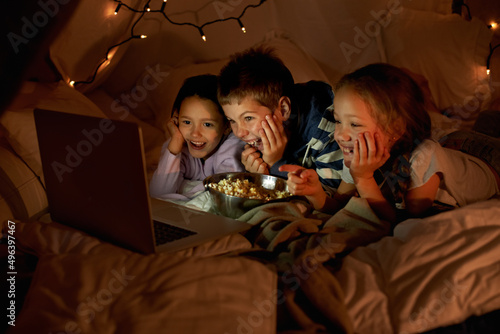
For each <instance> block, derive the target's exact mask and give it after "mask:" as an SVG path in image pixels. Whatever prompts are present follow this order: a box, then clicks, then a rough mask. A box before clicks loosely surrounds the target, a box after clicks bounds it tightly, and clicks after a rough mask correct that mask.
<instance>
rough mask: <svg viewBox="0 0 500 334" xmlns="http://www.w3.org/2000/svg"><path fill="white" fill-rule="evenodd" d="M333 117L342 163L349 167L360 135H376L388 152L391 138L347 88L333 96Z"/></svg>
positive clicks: (360, 100) (368, 109)
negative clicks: (342, 154) (342, 157)
mask: <svg viewBox="0 0 500 334" xmlns="http://www.w3.org/2000/svg"><path fill="white" fill-rule="evenodd" d="M333 106H334V112H333V115H334V117H335V132H334V137H335V140H336V141H337V143H338V144H339V146H340V148H341V149H342V152H343V153H344V163H345V165H346V166H347V167H349V166H350V164H351V161H352V159H353V149H354V145H355V140H356V139H358V135H359V134H360V133H365V132H369V133H371V134H372V135H374V134H375V133H378V134H379V136H380V139H381V140H382V143H383V145H385V147H387V149H388V151H389V152H390V149H391V147H392V145H393V142H392V141H391V140H390V138H391V136H390V135H389V134H387V133H386V132H385V131H383V130H382V128H381V127H380V126H379V125H378V123H377V120H376V119H375V118H373V116H372V112H371V109H370V108H369V106H368V105H367V104H366V103H365V102H364V101H363V100H362V99H361V98H360V97H359V95H358V94H356V93H355V92H353V91H352V90H351V89H349V88H343V89H341V90H339V91H338V92H337V93H336V94H335V99H334V101H333Z"/></svg>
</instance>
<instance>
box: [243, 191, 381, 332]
mask: <svg viewBox="0 0 500 334" xmlns="http://www.w3.org/2000/svg"><path fill="white" fill-rule="evenodd" d="M240 219H241V220H244V221H248V222H249V223H251V224H254V225H256V226H258V229H257V231H253V233H252V232H251V233H252V234H253V235H250V236H249V235H247V237H249V238H250V239H251V240H252V241H253V242H254V245H255V246H259V247H262V248H264V249H266V250H267V251H269V252H270V253H271V254H266V260H267V261H269V262H271V263H273V264H274V265H275V266H276V268H277V272H278V274H279V283H278V284H279V286H280V288H281V289H282V291H283V294H282V296H278V297H279V299H278V306H279V307H281V308H282V309H283V310H282V313H281V314H284V315H285V316H283V317H282V318H279V319H278V320H279V323H278V330H288V329H294V330H299V329H300V330H302V331H303V332H306V333H317V332H325V331H327V332H336V333H338V332H341V333H353V332H354V331H353V325H352V322H351V319H350V316H349V315H348V312H347V309H346V306H345V304H344V294H343V291H342V289H341V287H340V285H339V283H338V281H337V279H336V278H335V276H334V275H333V274H332V272H334V271H335V268H336V267H337V266H338V265H340V263H341V258H342V256H343V255H345V254H347V253H348V252H349V251H350V250H352V249H354V248H356V247H358V246H362V245H367V244H369V243H372V242H374V241H377V240H379V239H380V238H381V237H383V236H386V235H388V234H389V232H390V225H389V224H388V223H386V222H383V221H380V220H379V219H378V218H377V217H376V216H375V214H374V213H373V211H372V210H371V208H370V207H369V205H368V203H367V202H366V200H364V199H360V198H352V199H351V200H350V201H349V203H348V204H347V205H346V207H345V208H344V209H342V210H340V211H339V212H338V213H336V214H335V215H333V216H331V217H330V216H326V215H314V214H312V213H311V212H310V209H309V208H308V205H307V204H306V203H304V202H300V201H294V202H292V205H290V204H289V203H274V204H268V205H265V206H262V207H258V208H255V209H253V210H251V211H249V212H247V213H246V214H244V215H243V216H242V217H241V218H240ZM272 255H274V256H272Z"/></svg>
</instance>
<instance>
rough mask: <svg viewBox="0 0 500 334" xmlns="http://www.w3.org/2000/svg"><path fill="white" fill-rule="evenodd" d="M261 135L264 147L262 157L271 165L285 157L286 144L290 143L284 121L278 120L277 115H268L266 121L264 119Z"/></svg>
mask: <svg viewBox="0 0 500 334" xmlns="http://www.w3.org/2000/svg"><path fill="white" fill-rule="evenodd" d="M260 136H261V138H262V145H263V147H264V148H263V152H262V159H264V161H265V162H266V163H267V164H268V165H269V166H272V165H274V164H275V163H276V162H277V161H279V160H280V159H281V158H282V157H283V153H284V152H285V148H286V144H287V143H288V137H287V136H286V133H285V129H284V128H283V123H282V122H280V121H278V119H277V118H276V116H274V115H267V116H266V121H262V129H261V130H260Z"/></svg>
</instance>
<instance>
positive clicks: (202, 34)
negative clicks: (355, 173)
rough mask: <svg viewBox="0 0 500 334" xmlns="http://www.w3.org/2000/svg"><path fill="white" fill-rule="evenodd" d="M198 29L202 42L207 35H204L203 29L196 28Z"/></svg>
mask: <svg viewBox="0 0 500 334" xmlns="http://www.w3.org/2000/svg"><path fill="white" fill-rule="evenodd" d="M198 30H199V31H200V35H201V39H202V40H203V42H206V41H207V36H205V34H204V33H203V30H202V29H201V28H198Z"/></svg>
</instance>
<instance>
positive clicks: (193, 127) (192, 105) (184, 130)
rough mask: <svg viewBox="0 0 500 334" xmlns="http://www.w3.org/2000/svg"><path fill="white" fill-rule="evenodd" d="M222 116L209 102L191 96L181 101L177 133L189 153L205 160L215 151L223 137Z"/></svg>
mask: <svg viewBox="0 0 500 334" xmlns="http://www.w3.org/2000/svg"><path fill="white" fill-rule="evenodd" d="M224 130H225V126H224V116H223V115H222V114H221V113H220V112H219V111H218V110H217V106H216V105H215V104H214V103H213V102H212V101H210V100H206V99H200V98H199V97H196V96H191V97H188V98H186V99H185V100H184V101H182V104H181V108H180V110H179V131H180V132H181V134H182V136H183V137H184V140H185V141H186V144H187V147H188V149H189V153H190V154H191V155H192V156H193V157H195V158H200V159H206V158H208V157H209V156H210V155H212V153H213V152H214V151H215V150H216V148H217V146H218V145H219V142H220V141H221V139H222V136H223V135H224Z"/></svg>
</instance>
